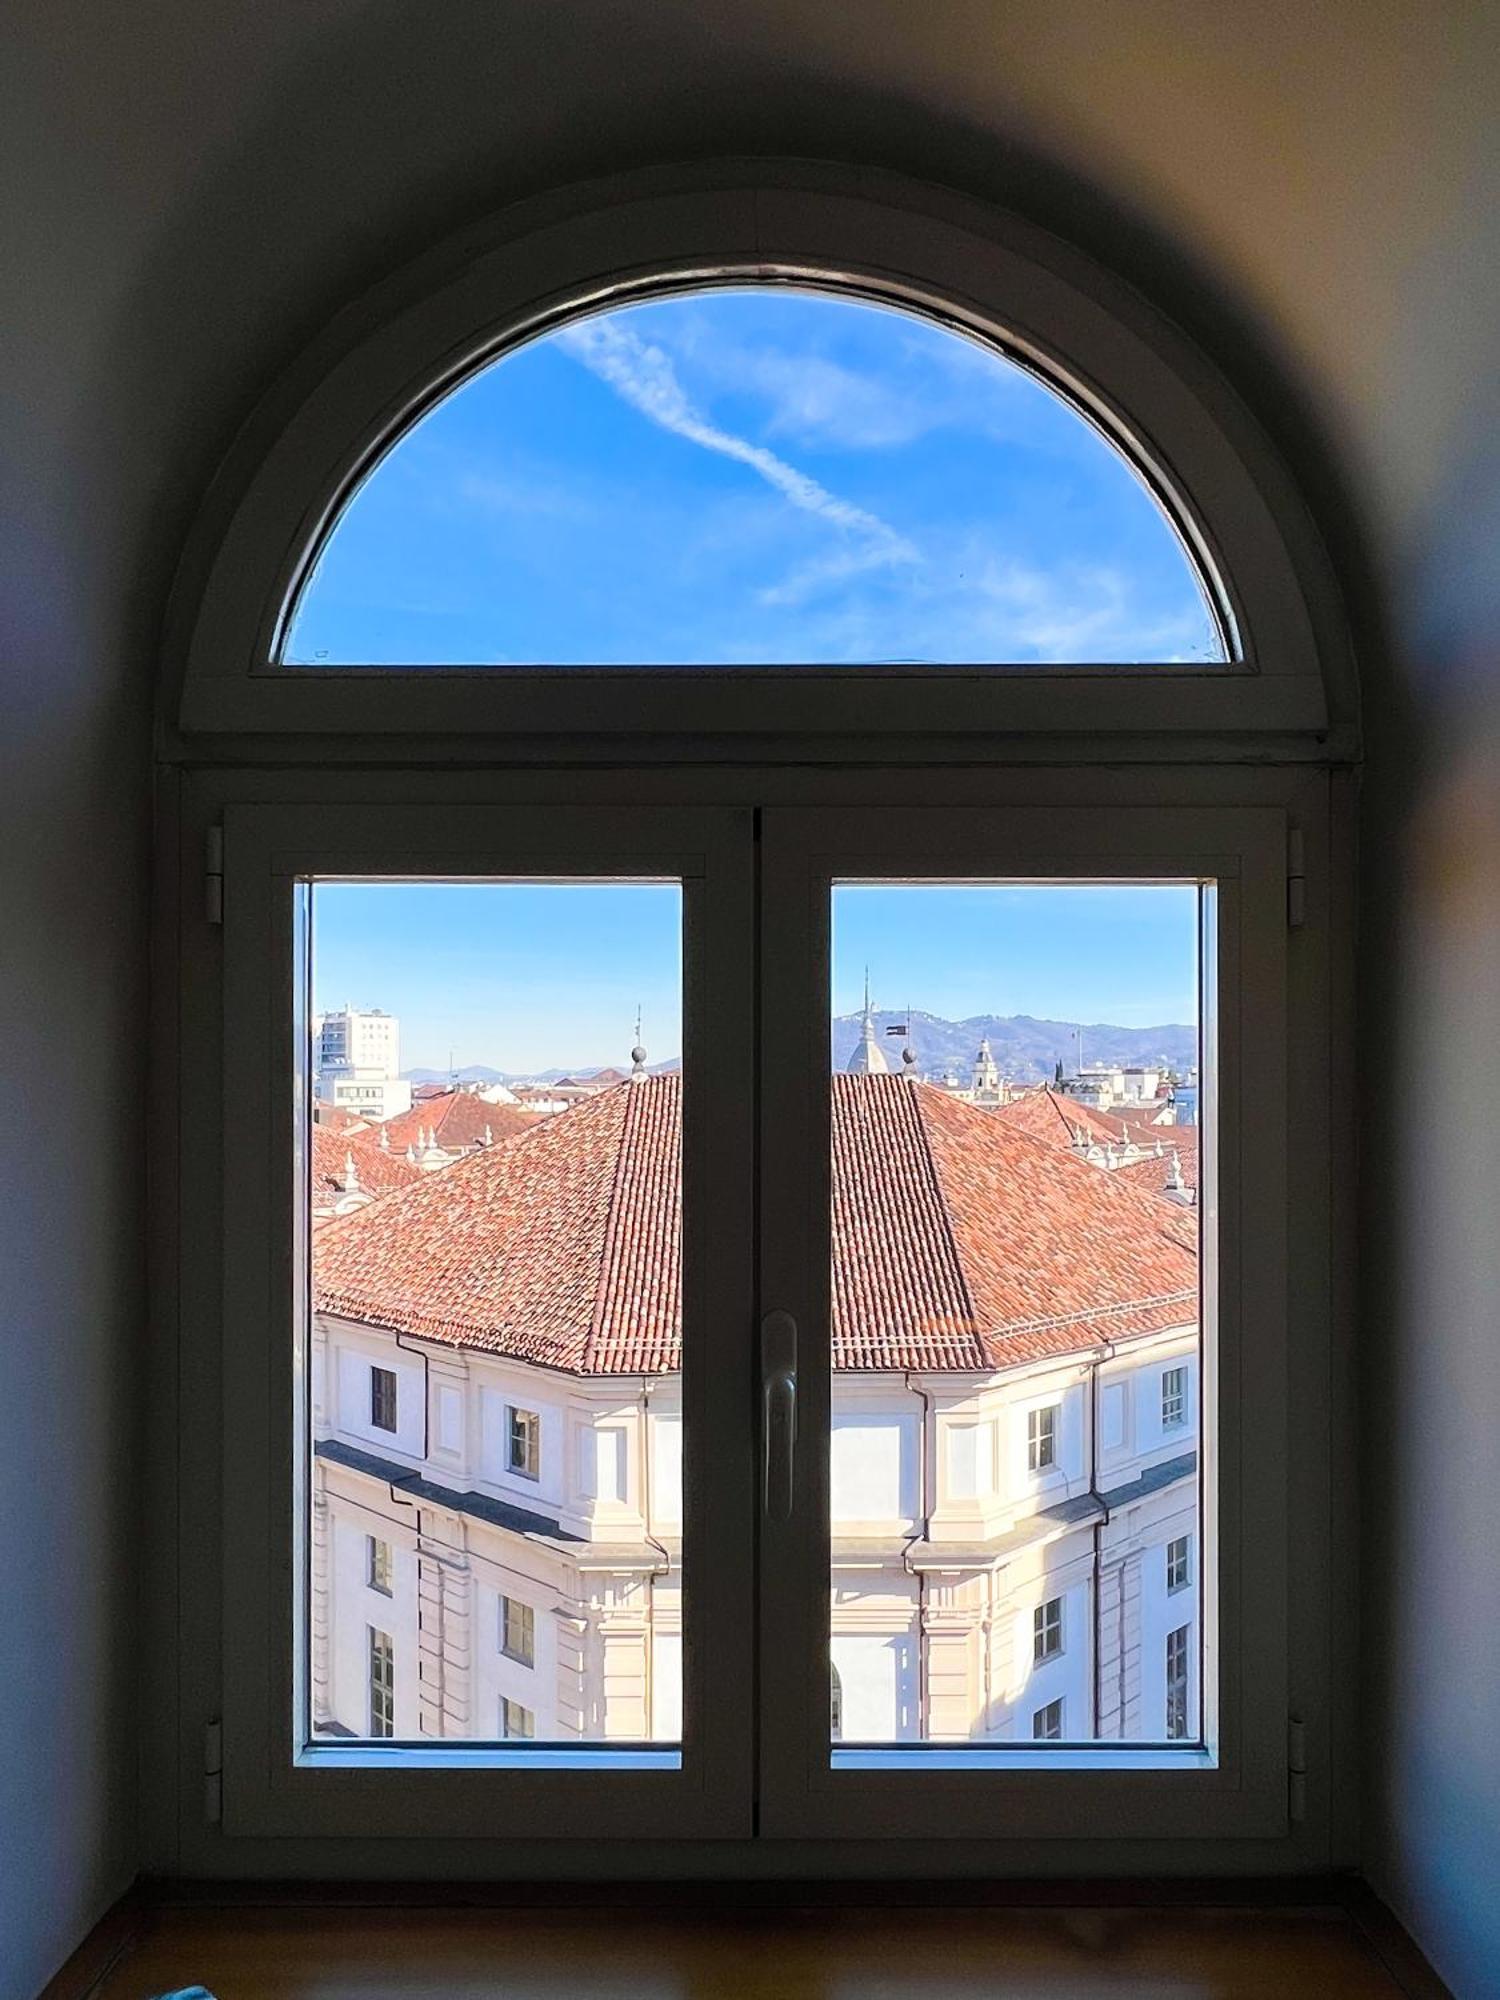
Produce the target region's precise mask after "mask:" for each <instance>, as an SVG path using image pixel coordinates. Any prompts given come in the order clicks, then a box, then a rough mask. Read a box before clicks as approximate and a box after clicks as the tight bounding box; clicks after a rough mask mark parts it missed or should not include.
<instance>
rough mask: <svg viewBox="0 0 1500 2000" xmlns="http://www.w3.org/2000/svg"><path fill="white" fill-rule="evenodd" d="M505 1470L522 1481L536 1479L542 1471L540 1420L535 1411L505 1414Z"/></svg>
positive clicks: (508, 1411) (512, 1411)
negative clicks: (517, 1475) (516, 1474)
mask: <svg viewBox="0 0 1500 2000" xmlns="http://www.w3.org/2000/svg"><path fill="white" fill-rule="evenodd" d="M505 1464H506V1470H507V1471H509V1472H517V1473H519V1474H520V1476H521V1477H522V1478H523V1479H537V1478H539V1477H540V1476H541V1470H542V1420H541V1418H540V1417H539V1416H538V1415H537V1413H536V1411H535V1410H518V1409H517V1408H516V1407H515V1406H514V1405H512V1406H511V1407H510V1409H509V1410H507V1412H506V1449H505Z"/></svg>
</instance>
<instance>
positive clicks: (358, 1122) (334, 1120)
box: [313, 1097, 370, 1132]
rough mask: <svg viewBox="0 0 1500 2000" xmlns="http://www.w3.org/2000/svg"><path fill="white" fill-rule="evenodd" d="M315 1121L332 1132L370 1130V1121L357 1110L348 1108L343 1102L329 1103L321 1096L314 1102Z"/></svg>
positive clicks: (315, 1123)
mask: <svg viewBox="0 0 1500 2000" xmlns="http://www.w3.org/2000/svg"><path fill="white" fill-rule="evenodd" d="M313 1123H314V1125H322V1126H324V1127H326V1128H327V1130H328V1131H330V1132H364V1131H368V1129H369V1124H370V1121H369V1119H368V1118H361V1117H360V1115H359V1113H358V1112H357V1111H349V1110H346V1109H345V1107H344V1106H343V1105H342V1104H328V1103H326V1102H325V1101H324V1100H323V1099H322V1098H321V1097H319V1098H316V1099H315V1100H314V1102H313Z"/></svg>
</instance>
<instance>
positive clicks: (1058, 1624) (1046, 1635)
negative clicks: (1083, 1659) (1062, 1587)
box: [1031, 1595, 1067, 1667]
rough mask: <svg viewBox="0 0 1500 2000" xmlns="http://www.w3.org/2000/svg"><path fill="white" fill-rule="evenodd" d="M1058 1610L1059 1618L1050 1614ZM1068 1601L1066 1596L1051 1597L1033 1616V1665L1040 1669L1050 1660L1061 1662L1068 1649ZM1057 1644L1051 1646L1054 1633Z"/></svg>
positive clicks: (1037, 1608) (1040, 1605) (1038, 1606)
mask: <svg viewBox="0 0 1500 2000" xmlns="http://www.w3.org/2000/svg"><path fill="white" fill-rule="evenodd" d="M1054 1609H1055V1610H1056V1612H1057V1616H1056V1617H1055V1618H1053V1617H1052V1616H1051V1615H1050V1614H1051V1613H1052V1611H1053V1610H1054ZM1066 1618H1067V1599H1066V1598H1065V1597H1064V1596H1061V1595H1059V1596H1057V1597H1049V1598H1047V1599H1046V1600H1045V1601H1044V1602H1043V1603H1041V1604H1039V1605H1037V1607H1036V1609H1035V1610H1034V1611H1033V1612H1032V1614H1031V1664H1032V1665H1033V1666H1034V1667H1040V1666H1043V1665H1045V1664H1046V1662H1047V1661H1048V1660H1060V1659H1061V1658H1062V1656H1063V1653H1064V1651H1065V1650H1066V1647H1067V1637H1066ZM1054 1632H1055V1633H1056V1635H1057V1643H1056V1644H1055V1645H1052V1644H1049V1643H1048V1642H1049V1640H1050V1639H1051V1637H1052V1634H1053V1633H1054Z"/></svg>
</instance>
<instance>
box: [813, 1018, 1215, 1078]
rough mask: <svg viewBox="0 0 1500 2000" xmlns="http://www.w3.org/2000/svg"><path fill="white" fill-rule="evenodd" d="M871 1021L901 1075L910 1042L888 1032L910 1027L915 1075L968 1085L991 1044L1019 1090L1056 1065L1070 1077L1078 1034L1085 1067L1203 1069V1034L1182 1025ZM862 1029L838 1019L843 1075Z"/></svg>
mask: <svg viewBox="0 0 1500 2000" xmlns="http://www.w3.org/2000/svg"><path fill="white" fill-rule="evenodd" d="M872 1018H873V1020H874V1022H875V1033H876V1036H877V1037H878V1039H879V1042H880V1046H881V1048H882V1049H883V1050H884V1051H885V1056H886V1060H887V1061H888V1062H889V1063H890V1065H891V1068H892V1069H899V1068H900V1067H901V1051H902V1049H903V1048H904V1047H905V1046H906V1042H905V1038H904V1037H902V1036H899V1035H888V1034H887V1033H886V1030H887V1029H888V1028H900V1027H905V1025H906V1023H907V1021H908V1019H909V1020H910V1022H911V1047H912V1051H913V1053H914V1054H915V1056H916V1058H917V1060H916V1062H915V1064H914V1065H913V1067H914V1068H915V1069H916V1070H917V1072H918V1074H919V1075H923V1076H942V1075H943V1074H945V1072H947V1071H949V1070H952V1071H953V1073H954V1074H955V1075H956V1076H958V1077H959V1078H960V1079H961V1080H962V1081H964V1082H965V1083H967V1081H968V1077H969V1072H970V1070H971V1069H972V1068H973V1066H974V1056H975V1053H976V1051H977V1050H978V1048H979V1044H980V1042H981V1041H983V1040H985V1039H986V1038H988V1040H989V1045H990V1053H991V1055H993V1057H994V1058H995V1063H996V1066H997V1067H998V1069H999V1071H1000V1074H1001V1075H1002V1076H1006V1077H1010V1078H1011V1079H1012V1080H1013V1081H1014V1082H1016V1083H1044V1082H1047V1081H1049V1080H1050V1079H1051V1077H1052V1076H1053V1074H1054V1073H1055V1070H1056V1067H1057V1064H1058V1063H1059V1062H1060V1063H1061V1064H1062V1066H1063V1068H1064V1070H1065V1071H1067V1072H1068V1073H1070V1074H1071V1072H1072V1071H1073V1070H1074V1069H1075V1068H1076V1067H1077V1064H1078V1060H1079V1037H1080V1034H1081V1036H1082V1050H1083V1061H1084V1062H1086V1063H1095V1062H1102V1063H1119V1064H1122V1065H1129V1064H1138V1065H1144V1066H1145V1067H1147V1068H1150V1067H1151V1066H1152V1065H1153V1064H1159V1065H1160V1066H1161V1067H1162V1068H1164V1069H1170V1070H1176V1071H1177V1072H1179V1073H1181V1072H1183V1071H1185V1070H1190V1069H1194V1068H1196V1067H1197V1063H1198V1030H1197V1029H1196V1028H1194V1027H1188V1026H1185V1025H1183V1024H1182V1023H1180V1022H1172V1023H1166V1024H1163V1025H1162V1026H1160V1027H1155V1028H1117V1027H1114V1026H1113V1025H1111V1024H1110V1023H1109V1022H1107V1021H1089V1022H1083V1023H1081V1024H1080V1023H1079V1022H1077V1021H1039V1020H1038V1019H1037V1018H1036V1017H1035V1016H1034V1015H1032V1014H974V1015H971V1016H970V1017H969V1019H968V1020H965V1021H945V1020H943V1019H942V1017H941V1016H940V1015H937V1014H923V1013H920V1012H919V1011H917V1010H916V1009H915V1008H914V1009H913V1010H912V1012H911V1014H910V1015H909V1016H908V1015H907V1014H906V1013H904V1012H901V1013H892V1012H887V1011H885V1010H884V1009H879V1008H877V1009H876V1010H875V1012H874V1014H873V1016H872ZM863 1024H864V1016H863V1014H840V1015H836V1016H835V1018H834V1020H833V1024H832V1038H831V1054H832V1063H833V1067H834V1068H835V1069H842V1068H843V1067H844V1065H845V1064H846V1063H847V1062H848V1060H849V1058H850V1056H851V1055H852V1054H853V1053H854V1049H855V1046H856V1044H857V1043H858V1041H859V1037H860V1031H861V1028H862V1027H863Z"/></svg>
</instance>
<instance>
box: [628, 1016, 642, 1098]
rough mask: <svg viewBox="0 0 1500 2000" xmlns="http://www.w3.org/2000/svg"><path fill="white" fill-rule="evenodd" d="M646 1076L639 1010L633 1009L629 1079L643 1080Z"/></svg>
mask: <svg viewBox="0 0 1500 2000" xmlns="http://www.w3.org/2000/svg"><path fill="white" fill-rule="evenodd" d="M645 1076H646V1046H645V1043H644V1042H642V1040H641V1010H640V1008H639V1007H637V1008H636V1010H635V1046H634V1047H633V1048H632V1049H631V1051H630V1081H631V1082H632V1083H641V1082H644V1080H645Z"/></svg>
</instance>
